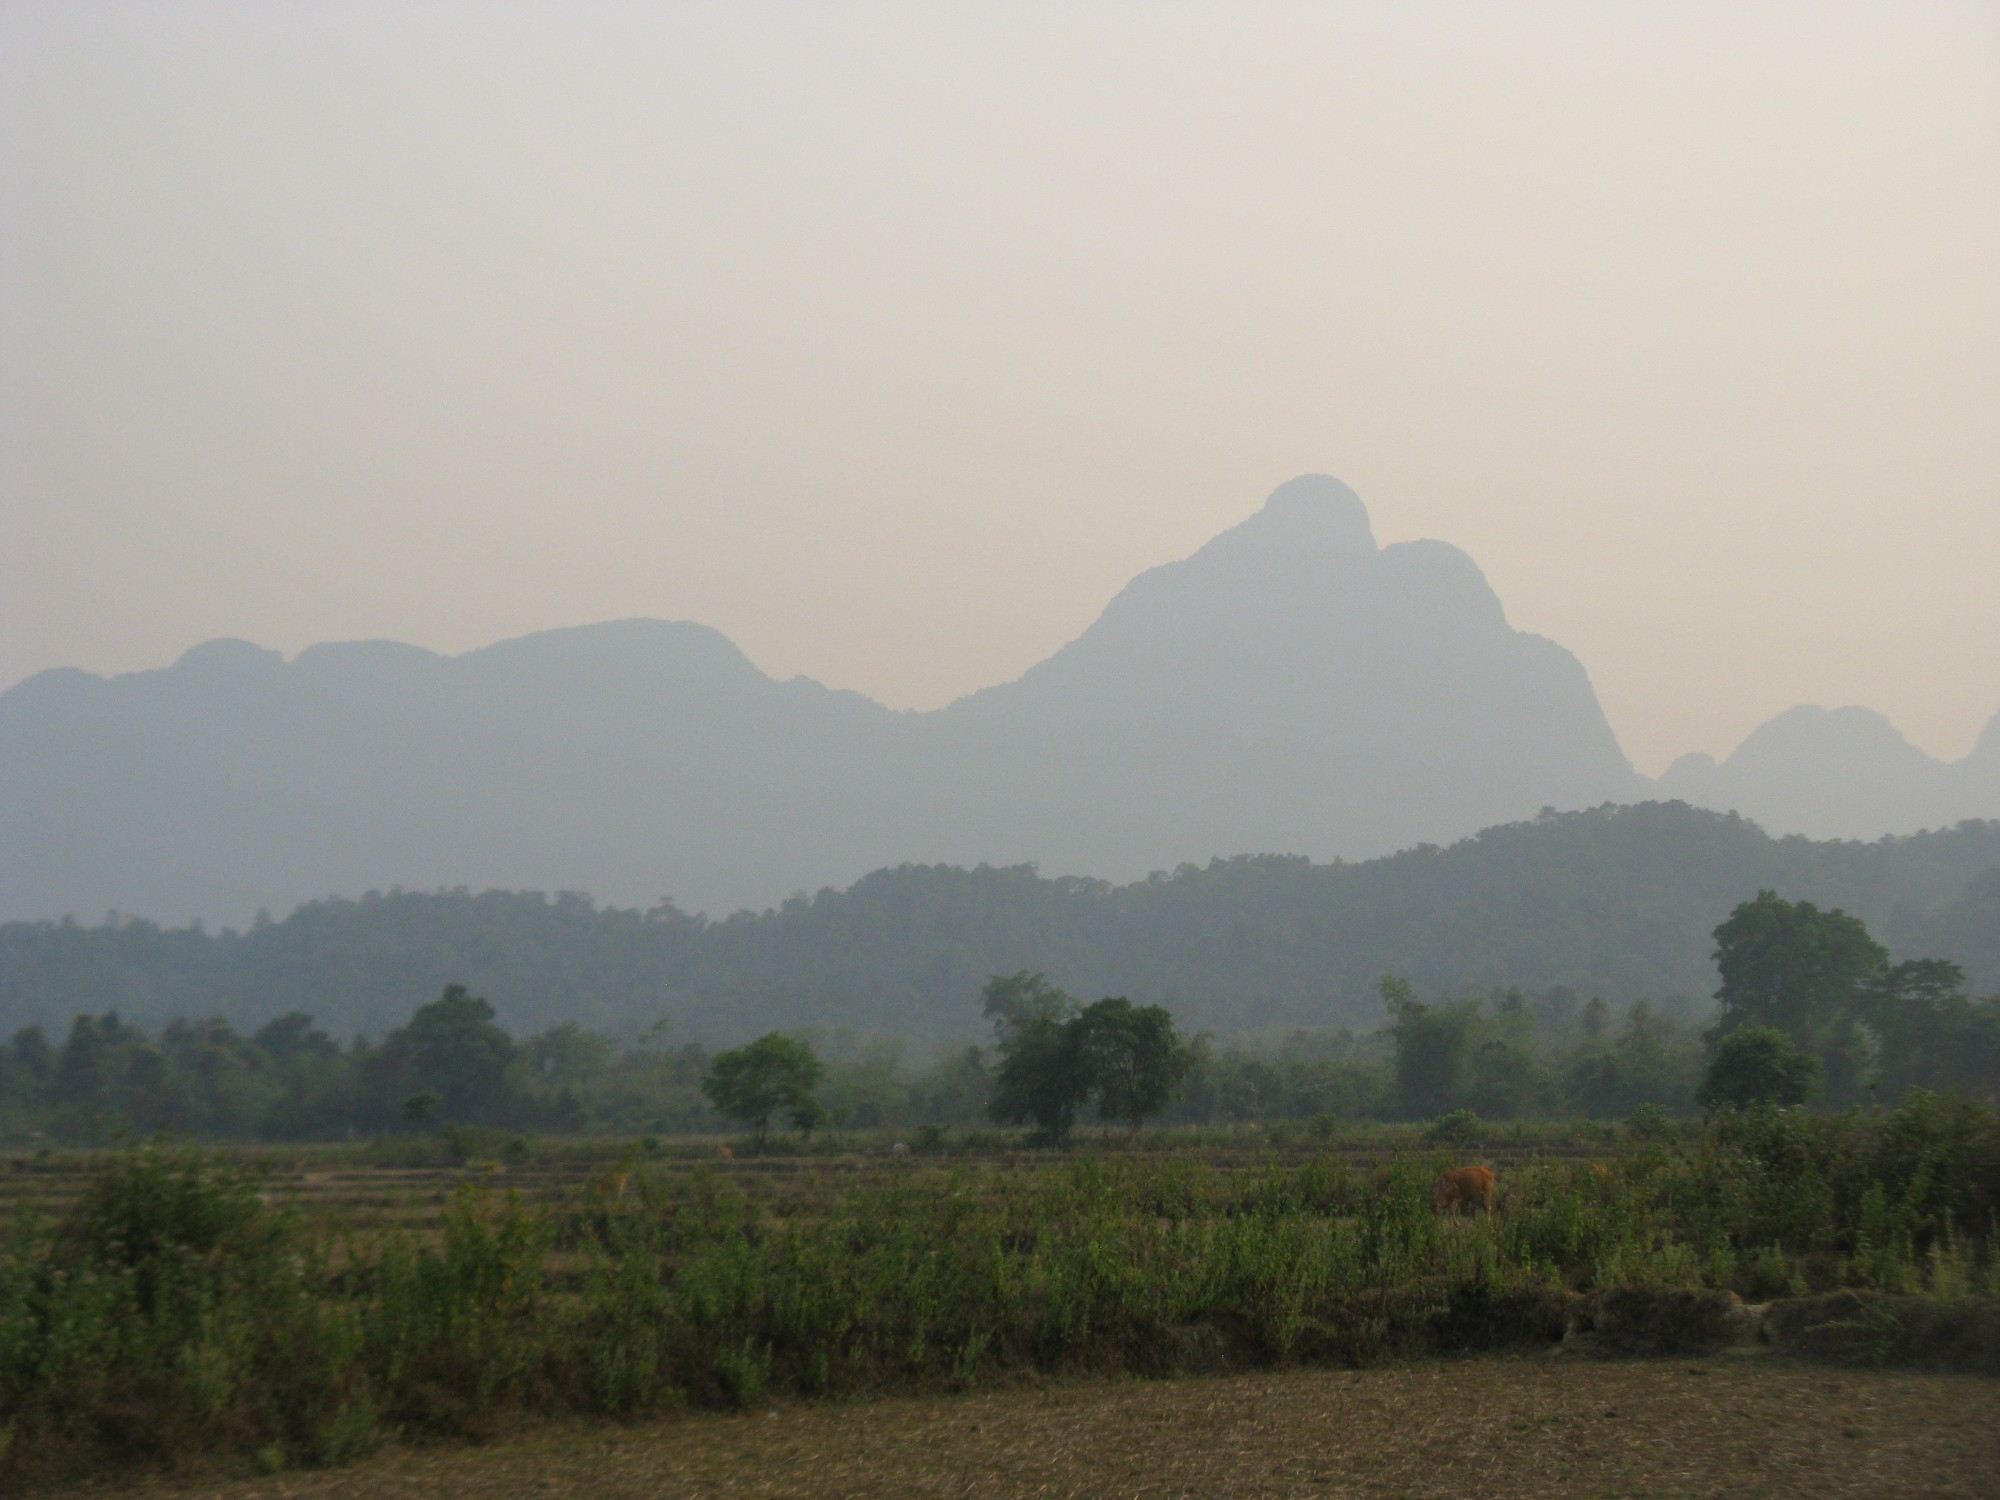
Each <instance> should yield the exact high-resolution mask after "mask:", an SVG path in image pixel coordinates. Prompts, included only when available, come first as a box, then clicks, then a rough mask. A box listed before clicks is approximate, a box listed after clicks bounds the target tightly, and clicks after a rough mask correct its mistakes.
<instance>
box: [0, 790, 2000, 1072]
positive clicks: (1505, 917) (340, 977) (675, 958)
mask: <svg viewBox="0 0 2000 1500" xmlns="http://www.w3.org/2000/svg"><path fill="white" fill-rule="evenodd" d="M1760 889H1773V890H1782V891H1785V892H1786V893H1787V894H1788V895H1790V896H1792V897H1794V898H1800V899H1804V900H1808V901H1812V902H1815V903H1817V904H1819V905H1820V906H1821V907H1823V908H1824V907H1839V908H1840V909H1842V910H1844V911H1847V912H1851V913H1854V914H1856V915H1857V916H1859V917H1860V918H1861V919H1862V920H1864V921H1866V922H1867V923H1868V924H1869V926H1870V927H1871V929H1873V930H1874V931H1875V932H1876V933H1877V934H1878V936H1880V937H1881V939H1882V940H1883V941H1884V942H1885V943H1887V945H1888V946H1889V947H1890V948H1892V949H1893V950H1894V951H1895V952H1896V954H1897V955H1898V956H1913V955H1920V954H1922V955H1934V956H1936V957H1939V958H1943V959H1949V960H1952V961H1953V962H1956V963H1958V964H1959V965H1960V966H1961V967H1962V968H1963V969H1964V970H1965V972H1966V974H1967V975H1968V976H1969V980H1970V983H1971V985H1972V987H1973V988H1974V989H1975V991H1976V992H1978V993H1982V994H1984V993H1991V992H1992V991H1994V990H2000V823H1987V824H1966V825H1963V826H1962V827H1960V828H1956V829H1948V830H1943V831H1940V832H1937V833H1931V834H1923V835H1918V836H1915V837H1912V838H1907V839H1890V840H1883V841H1881V842H1879V843H1876V844H1842V843H1830V842H1828V843H1815V842H1813V841H1811V840H1806V839H1772V838H1770V837H1768V836H1766V835H1765V834H1764V833H1762V832H1761V831H1760V830H1758V829H1757V828H1756V827H1755V826H1754V825H1753V824H1750V823H1747V822H1744V821H1743V820H1741V819H1738V818H1732V817H1728V816H1725V815H1722V814H1716V813H1710V812H1704V811H1701V810H1698V809H1694V808H1689V807H1685V806H1680V805H1674V804H1658V803H1654V804H1646V805H1642V806H1638V807H1623V808H1604V809H1598V810H1596V811H1592V812H1579V813H1564V814H1559V815H1555V814H1552V815H1549V816H1547V817H1544V818H1540V819H1536V820H1534V821H1531V822H1527V823H1520V824H1512V825H1508V826H1506V827H1502V828H1495V829H1490V830H1488V831H1487V832H1485V833H1483V834H1481V835H1479V836H1478V837H1477V838H1474V839H1468V840H1465V841H1463V842H1462V843H1459V844H1455V845H1453V846H1451V847H1449V848H1427V849H1417V850H1411V851H1408V852H1406V853H1404V854H1399V855H1394V856H1391V857H1388V858H1384V859H1378V860H1370V861H1366V862H1362V863H1356V864H1333V865H1315V864H1311V863H1309V862H1308V861H1306V860H1303V859H1294V858H1288V857H1281V856H1255V857H1244V858H1237V859H1226V860H1215V861H1212V862H1210V863H1209V864H1207V865H1205V866H1201V867H1195V866H1192V865H1190V866H1186V867H1183V868H1182V869H1180V870H1178V871H1174V872H1171V873H1165V872H1163V873H1161V874H1160V875H1158V876H1156V877H1154V878H1152V879H1149V880H1143V881H1138V882H1134V883H1132V884H1128V885H1115V886H1114V885H1110V884H1107V883H1105V882H1102V881H1093V880H1084V879H1076V878H1048V877H1044V876H1041V875H1039V874H1037V873H1036V872H1035V871H1034V870H1032V869H1029V868H1018V869H974V870H964V869H954V868H949V867H937V866H906V867H902V868H899V869H893V870H883V871H879V872H877V873H876V874H873V875H870V876H868V877H866V878H864V879H862V880H860V881H858V882H857V883H856V884H854V885H853V886H851V887H849V888H848V889H846V890H840V891H822V892H820V893H818V894H817V895H813V896H804V895H802V896H799V897H797V898H795V899H793V900H790V901H787V902H784V903H783V904H781V905H780V906H778V907H776V908H773V909H772V910H770V911H766V912H754V913H753V912H743V913H738V914H736V915H735V916H731V917H728V918H726V919H722V920H710V919H707V918H704V917H701V916H699V915H695V914H689V913H686V912H683V911H681V910H679V909H678V908H677V907H675V906H674V905H673V904H672V903H670V902H664V901H663V902H662V903H661V904H659V905H658V906H656V907H654V908H653V909H651V910H649V911H626V910H619V909H615V908H606V907H600V906H597V905H595V904H593V903H592V902H591V901H589V900H588V899H587V898H585V897H583V896H581V895H575V894H569V895H557V896H545V895H541V894H536V893H520V892H504V891H488V892H483V893H474V892H467V891H446V892H435V893H417V892H400V893H398V892H391V893H388V894H384V895H376V896H370V897H364V898H361V899H357V900H327V901H319V902H313V903H310V904H308V905H306V906H303V907H301V908H299V909H298V910H297V911H295V912H293V913H291V914H290V915H289V916H287V917H284V918H283V919H282V920H277V921H263V922H259V923H258V924H256V925H254V926H253V927H251V928H250V929H249V930H247V931H243V932H208V931H204V930H201V929H199V928H179V929H163V928H160V927H157V926H154V925H152V924H149V923H146V922H142V921H134V920H130V919H118V920H114V921H104V922H101V923H99V924H98V925H95V926H84V925H80V924H76V923H60V922H57V923H14V924H6V925H0V1018H5V1024H6V1025H7V1027H8V1028H9V1029H12V1028H14V1027H18V1026H20V1025H23V1024H26V1023H29V1022H36V1023H39V1024H40V1025H41V1026H42V1027H43V1028H44V1030H45V1031H47V1032H48V1034H49V1035H50V1036H52V1037H55V1036H59V1035H61V1034H62V1032H64V1031H65V1030H66V1029H67V1028H68V1026H69V1024H70V1022H71V1020H72V1019H73V1018H74V1017H76V1016H78V1015H82V1014H90V1015H93V1016H102V1015H104V1014H105V1013H107V1012H112V1011H115V1012H117V1013H118V1014H119V1015H120V1016H121V1017H123V1018H124V1019H125V1020H126V1021H127V1022H136V1023H138V1024H140V1025H143V1026H145V1027H147V1028H150V1029H152V1030H154V1031H155V1032H157V1031H158V1030H159V1029H161V1028H164V1027H165V1026H166V1025H167V1024H168V1023H169V1022H171V1021H172V1020H173V1019H174V1018H176V1017H189V1016H218V1017H222V1018H224V1019H226V1020H228V1021H229V1022H230V1023H231V1025H233V1026H235V1027H236V1028H238V1029H239V1030H241V1031H243V1032H245V1033H246V1034H247V1033H254V1032H255V1031H256V1030H258V1029H260V1028H261V1027H262V1026H264V1025H265V1024H266V1023H267V1022H269V1021H270V1020H271V1018H272V1017H274V1016H279V1015H284V1014H287V1013H289V1012H293V1011H299V1012H304V1013H306V1014H309V1015H311V1016H313V1017H315V1018H316V1021H317V1024H318V1025H319V1026H320V1027H321V1028H323V1029H324V1030H325V1031H326V1032H327V1033H328V1034H329V1035H330V1036H332V1037H334V1038H337V1039H339V1040H340V1041H341V1043H342V1045H346V1043H347V1042H348V1040H349V1039H351V1038H353V1037H354V1036H356V1035H359V1034H367V1035H369V1036H373V1037H376V1038H378V1039H379V1038H382V1037H384V1036H386V1035H387V1034H388V1033H389V1032H391V1031H393V1030H395V1029H397V1028H399V1027H401V1026H403V1025H404V1024H405V1023H406V1022H407V1021H408V1019H409V1018H410V1016H411V1014H412V1012H413V1011H414V1010H415V1009H416V1007H417V1006H418V1005H420V1004H423V1003H424V1002H427V1001H429V1000H432V999H434V998H436V997H437V996H438V995H439V994H440V993H441V992H442V990H443V988H444V986H445V985H447V984H463V985H465V986H466V987H467V988H468V989H469V990H470V991H471V992H472V993H474V994H479V995H485V996H487V997H489V998H490V999H491V1000H492V1002H493V1004H494V1006H495V1008H496V1020H497V1021H498V1022H499V1024H501V1025H502V1026H504V1027H506V1028H507V1030H508V1031H509V1032H511V1033H512V1034H513V1035H514V1036H516V1037H526V1036H530V1035H536V1034H540V1033H542V1032H544V1031H546V1030H548V1029H549V1028H551V1027H554V1026H557V1025H558V1024H560V1023H563V1022H574V1023H576V1024H577V1025H579V1026H582V1027H585V1028H587V1029H590V1030H592V1031H595V1032H599V1033H602V1034H604V1035H607V1036H611V1037H615V1038H617V1039H618V1041H619V1043H620V1045H626V1044H630V1043H632V1042H634V1041H635V1040H636V1039H637V1038H638V1037H639V1036H640V1035H641V1034H642V1033H643V1032H644V1031H645V1030H646V1029H647V1028H648V1027H650V1026H651V1025H653V1024H654V1023H655V1022H656V1021H658V1020H659V1019H661V1018H662V1017H669V1018H671V1020H672V1022H673V1035H674V1037H675V1038H676V1040H677V1041H678V1042H680V1043H687V1042H699V1043H701V1044H702V1045H703V1046H705V1047H710V1048H714V1047H718V1046H728V1045H733V1044H735V1043H737V1042H740V1041H742V1040H743V1039H744V1038H746V1037H750V1036H757V1035H761V1034H763V1033H765V1032H769V1031H782V1032H786V1033H794V1032H801V1031H804V1030H806V1029H809V1028H811V1027H814V1026H821V1027H829V1028H830V1027H833V1026H845V1027H849V1028H851V1029H852V1030H853V1031H855V1032H856V1033H857V1034H860V1035H872V1036H878V1037H892V1036H893V1037H902V1038H904V1039H906V1040H907V1041H908V1042H910V1044H911V1045H912V1046H913V1047H916V1048H918V1049H921V1050H925V1051H930V1050H934V1049H936V1048H941V1047H948V1046H957V1045H963V1044H965V1043H969V1042H973V1041H976V1040H980V1039H981V1037H982V1036H983V1035H984V1032H985V1029H986V1022H985V1020H984V1018H983V1017H982V1016H981V1014H980V1010H979V1005H980V1000H979V996H980V989H981V986H982V985H983V984H984V983H985V981H986V979H987V977H988V976H990V975H993V974H996V973H1000V974H1009V973H1013V972H1015V971H1017V970H1020V969H1028V970H1030V971H1033V972H1039V973H1042V974H1045V975H1047V976H1048V978H1049V980H1050V982H1051V983H1053V984H1055V985H1058V986H1060V987H1061V988H1063V989H1065V990H1067V991H1069V992H1070V993H1071V994H1074V995H1080V996H1085V997H1096V996H1104V995H1125V996H1128V997H1129V998H1130V999H1131V1000H1132V1001H1133V1003H1134V1004H1137V1005H1148V1004H1156V1005H1163V1006H1165V1007H1166V1008H1167V1009H1169V1010H1171V1011H1172V1012H1173V1013H1174V1014H1175V1016H1176V1017H1177V1018H1178V1019H1179V1021H1180V1022H1181V1024H1182V1025H1184V1026H1186V1027H1188V1028H1190V1029H1191V1030H1196V1031H1208V1032H1211V1033H1214V1034H1215V1035H1216V1036H1217V1037H1218V1038H1221V1039H1222V1040H1223V1041H1224V1042H1225V1043H1230V1042H1238V1041H1242V1042H1249V1041H1253V1040H1254V1041H1256V1042H1257V1043H1258V1044H1259V1048H1261V1050H1262V1051H1265V1052H1269V1051H1271V1050H1272V1049H1274V1048H1276V1047H1278V1046H1280V1045H1281V1044H1283V1043H1284V1041H1285V1039H1286V1038H1287V1037H1288V1036H1289V1035H1290V1034H1291V1033H1292V1032H1294V1031H1299V1030H1304V1031H1311V1032H1324V1031H1328V1030H1332V1029H1338V1028H1340V1027H1347V1028H1350V1029H1352V1030H1354V1031H1356V1032H1357V1033H1368V1032H1371V1031H1372V1030H1373V1029H1374V1027H1375V1026H1376V1024H1377V1022H1378V1020H1379V1018H1380V1015H1381V1001H1380V999H1379V996H1378V995H1377V993H1376V984H1377V981H1378V980H1379V979H1380V978H1381V976H1382V975H1383V974H1397V975H1401V976H1403V977H1405V978H1407V979H1408V980H1409V981H1410V983H1411V985H1412V986H1413V987H1414V988H1415V990H1416V991H1417V993H1419V994H1422V995H1427V996H1437V995H1441V994H1444V993H1446V992H1450V993H1452V994H1453V995H1456V996H1459V997H1461V998H1463V997H1464V996H1466V995H1469V994H1473V993H1477V994H1479V995H1486V996H1493V995H1496V994H1504V993H1506V992H1507V991H1508V990H1509V989H1518V990H1520V991H1521V992H1522V993H1523V994H1525V995H1530V996H1532V995H1537V994H1547V993H1551V992H1553V991H1556V990H1558V989H1561V988H1563V987H1565V986H1567V987H1569V988H1571V989H1574V990H1575V991H1576V992H1577V993H1578V994H1579V995H1581V996H1584V997H1589V996H1592V995H1601V996H1604V997H1606V999H1607V1001H1608V1002H1609V1003H1610V1004H1611V1005H1612V1006H1613V1008H1614V1009H1615V1010H1616V1011H1618V1012H1620V1013H1622V1012H1623V1011H1624V1009H1625V1008H1626V1007H1627V1006H1629V1005H1630V1004H1631V1003H1632V1002H1633V1001H1634V1000H1636V999H1638V998H1639V997H1641V996H1650V997H1652V998H1653V999H1654V1000H1655V1001H1656V1002H1659V1003H1662V1004H1664V1003H1666V1002H1668V1001H1669V1000H1671V999H1672V998H1673V997H1676V996H1680V997H1687V998H1688V999H1689V1000H1690V1001H1692V1000H1693V999H1694V998H1695V997H1704V996H1706V995H1707V994H1708V993H1709V992H1711V991H1712V990H1713V989H1714V987H1715V983H1716V974H1715V970H1714V967H1713V963H1712V959H1711V945H1710V943H1709V941H1708V940H1707V937H1706V934H1707V933H1708V932H1709V931H1710V929H1712V928H1713V927H1714V926H1715V925H1716V924H1717V923H1718V922H1720V921H1721V920H1722V919H1723V918H1724V917H1725V916H1726V915H1727V914H1728V912H1729V911H1730V910H1731V909H1732V908H1733V907H1735V906H1736V905H1737V904H1738V903H1740V902H1742V901H1745V900H1748V899H1750V898H1752V897H1753V896H1754V895H1755V894H1756V892H1757V891H1759V890H1760ZM1252 1050H1258V1049H1254V1048H1253V1049H1252Z"/></svg>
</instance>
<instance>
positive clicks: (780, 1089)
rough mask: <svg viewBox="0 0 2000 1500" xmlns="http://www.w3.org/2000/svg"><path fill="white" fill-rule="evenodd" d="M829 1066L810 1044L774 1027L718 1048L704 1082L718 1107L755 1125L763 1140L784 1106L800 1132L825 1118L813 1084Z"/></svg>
mask: <svg viewBox="0 0 2000 1500" xmlns="http://www.w3.org/2000/svg"><path fill="white" fill-rule="evenodd" d="M825 1072H826V1065H825V1064H824V1063H822V1062H821V1061H820V1060H819V1058H818V1057H816V1056H815V1055H814V1054H813V1050H812V1048H810V1047H808V1046H807V1045H806V1044H805V1043H804V1042H801V1041H799V1040H797V1039H796V1038H794V1037H788V1036H783V1035H781V1034H779V1033H778V1032H775V1031H774V1032H771V1033H770V1034H769V1035H767V1036H761V1037H759V1038H757V1040H756V1041H754V1042H751V1043H750V1044H749V1045H748V1046H744V1047H738V1048H736V1049H735V1050H734V1051H732V1052H719V1053H717V1054H716V1057H715V1061H714V1062H713V1063H712V1064H711V1065H710V1068H709V1074H708V1077H706V1078H704V1079H703V1080H702V1083H701V1088H702V1092H703V1093H704V1094H706V1095H708V1099H709V1102H710V1103H711V1104H713V1105H714V1106H715V1108H716V1109H717V1111H719V1112H720V1113H721V1114H723V1115H726V1116H727V1117H728V1118H730V1119H732V1120H737V1121H740V1122H741V1123H743V1124H745V1125H748V1126H750V1127H751V1128H752V1129H754V1130H755V1131H756V1132H757V1144H758V1145H759V1146H762V1145H763V1144H764V1138H765V1132H766V1130H767V1129H768V1127H769V1125H770V1122H771V1116H772V1115H774V1114H777V1113H778V1112H779V1111H780V1110H782V1111H784V1112H785V1114H786V1115H787V1116H788V1117H789V1118H790V1119H791V1122H792V1126H793V1128H794V1129H796V1130H799V1131H802V1132H807V1133H809V1132H811V1131H812V1130H813V1129H814V1128H815V1127H816V1126H818V1125H819V1124H820V1123H821V1121H822V1120H823V1119H824V1118H825V1111H824V1110H823V1109H822V1108H821V1107H820V1104H819V1101H818V1100H816V1099H814V1098H813V1090H814V1089H815V1088H816V1087H818V1085H819V1081H820V1079H821V1077H823V1076H824V1074H825Z"/></svg>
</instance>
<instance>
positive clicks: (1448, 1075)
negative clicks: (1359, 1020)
mask: <svg viewBox="0 0 2000 1500" xmlns="http://www.w3.org/2000/svg"><path fill="white" fill-rule="evenodd" d="M1376 988H1377V990H1378V991H1379V993H1380V994H1381V996H1382V1003H1383V1004H1384V1005H1386V1006H1387V1007H1388V1009H1389V1026H1388V1030H1389V1035H1390V1038H1391V1039H1392V1041H1393V1042H1394V1043H1395V1048H1396V1105H1397V1110H1398V1112H1399V1113H1401V1114H1402V1115H1404V1116H1405V1117H1406V1118H1410V1119H1421V1118H1424V1117H1426V1116H1429V1115H1441V1114H1444V1113H1445V1112H1446V1111H1447V1110H1450V1109H1453V1108H1455V1107H1456V1106H1457V1105H1458V1104H1459V1102H1460V1101H1461V1100H1462V1099H1463V1098H1464V1097H1465V1095H1466V1092H1467V1090H1468V1088H1469V1087H1470V1083H1471V1068H1472V1044H1473V1033H1474V1030H1475V1029H1476V1026H1477V1023H1478V1019H1479V1002H1478V1001H1476V1000H1474V1001H1464V1002H1459V1003H1452V1002H1445V1003H1442V1004H1439V1005H1436V1006H1430V1005H1426V1004H1424V1003H1423V1001H1421V1000H1419V999H1418V998H1417V995H1416V991H1415V989H1414V988H1413V987H1412V986H1411V984H1410V982H1409V981H1408V980H1406V979H1398V978H1396V977H1394V976H1393V975H1385V976H1383V978H1382V981H1381V983H1380V984H1378V985H1377V986H1376Z"/></svg>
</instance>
